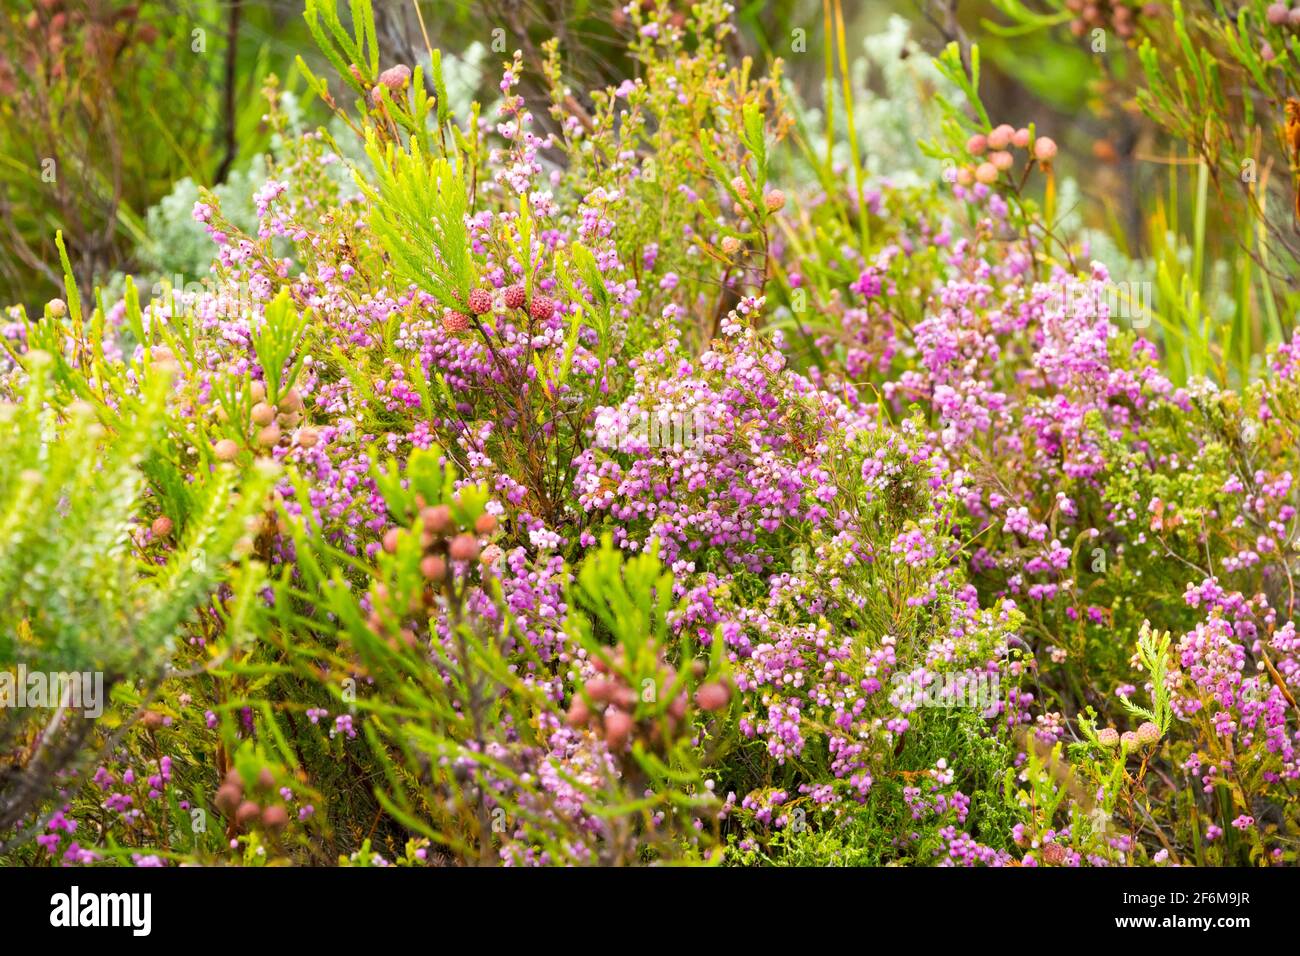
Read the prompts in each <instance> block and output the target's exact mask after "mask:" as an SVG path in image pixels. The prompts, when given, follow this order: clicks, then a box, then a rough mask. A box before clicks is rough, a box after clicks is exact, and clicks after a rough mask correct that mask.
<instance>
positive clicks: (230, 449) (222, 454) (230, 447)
mask: <svg viewBox="0 0 1300 956" xmlns="http://www.w3.org/2000/svg"><path fill="white" fill-rule="evenodd" d="M212 453H213V454H214V455H216V456H217V461H234V460H235V458H236V457H238V455H239V446H238V445H237V444H235V442H234V441H232V440H231V439H229V438H223V439H221V440H220V441H219V442H217V443H216V444H215V445H213V446H212Z"/></svg>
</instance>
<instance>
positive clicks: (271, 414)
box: [249, 402, 275, 427]
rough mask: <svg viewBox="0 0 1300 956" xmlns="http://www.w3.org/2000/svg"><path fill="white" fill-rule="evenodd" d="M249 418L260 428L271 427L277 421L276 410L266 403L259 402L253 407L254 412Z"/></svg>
mask: <svg viewBox="0 0 1300 956" xmlns="http://www.w3.org/2000/svg"><path fill="white" fill-rule="evenodd" d="M249 417H250V418H252V419H253V424H254V425H257V426H259V427H260V426H265V425H269V424H271V422H273V421H275V409H274V408H272V407H271V406H270V405H268V404H267V403H266V402H258V403H257V404H256V405H254V406H253V411H252V413H251V414H250V416H249Z"/></svg>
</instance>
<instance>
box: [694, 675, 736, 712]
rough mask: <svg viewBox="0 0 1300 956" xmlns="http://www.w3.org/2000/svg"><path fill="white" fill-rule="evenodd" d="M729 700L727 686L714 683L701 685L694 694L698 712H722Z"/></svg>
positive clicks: (729, 694)
mask: <svg viewBox="0 0 1300 956" xmlns="http://www.w3.org/2000/svg"><path fill="white" fill-rule="evenodd" d="M730 699H731V691H730V690H729V689H728V688H727V685H726V684H720V683H717V682H716V681H713V682H710V683H708V684H701V685H700V687H699V689H698V690H696V692H695V703H696V704H697V705H699V708H700V710H722V708H724V707H726V706H727V701H728V700H730Z"/></svg>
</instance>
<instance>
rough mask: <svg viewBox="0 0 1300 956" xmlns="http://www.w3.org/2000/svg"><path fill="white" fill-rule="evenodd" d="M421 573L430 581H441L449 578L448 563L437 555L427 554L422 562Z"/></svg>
mask: <svg viewBox="0 0 1300 956" xmlns="http://www.w3.org/2000/svg"><path fill="white" fill-rule="evenodd" d="M420 573H421V574H423V575H424V576H425V577H426V578H427V579H428V580H430V581H441V580H442V579H443V578H445V577H446V576H447V562H446V561H444V560H443V559H442V558H440V557H439V556H438V555H436V554H427V555H425V556H424V557H423V558H422V559H421V560H420Z"/></svg>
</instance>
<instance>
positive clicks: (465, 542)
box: [448, 534, 478, 561]
mask: <svg viewBox="0 0 1300 956" xmlns="http://www.w3.org/2000/svg"><path fill="white" fill-rule="evenodd" d="M448 553H449V554H450V555H451V559H452V560H453V561H473V560H474V559H475V558H477V557H478V538H476V537H474V536H473V535H472V534H458V535H456V537H454V538H452V539H451V547H450V548H449V549H448Z"/></svg>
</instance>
